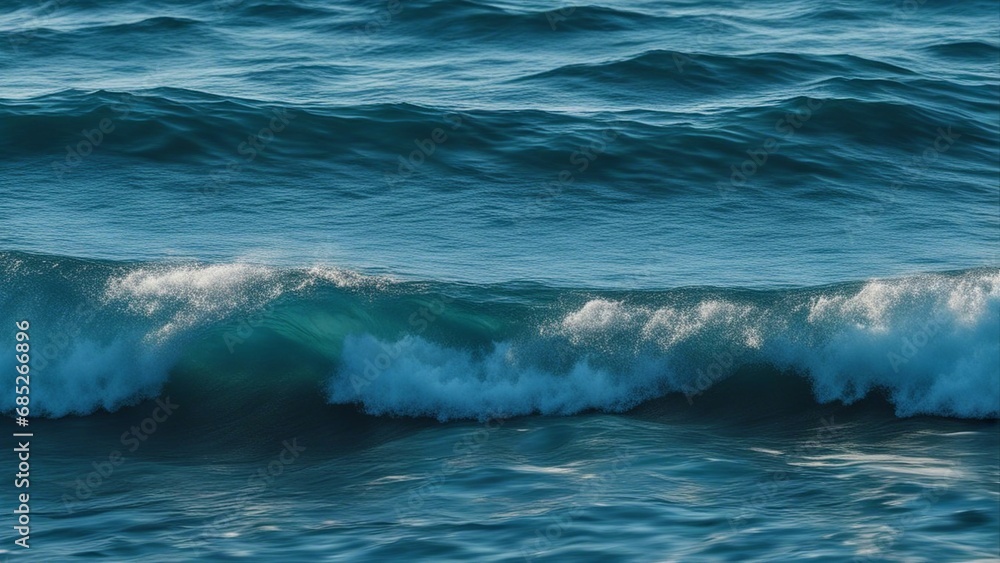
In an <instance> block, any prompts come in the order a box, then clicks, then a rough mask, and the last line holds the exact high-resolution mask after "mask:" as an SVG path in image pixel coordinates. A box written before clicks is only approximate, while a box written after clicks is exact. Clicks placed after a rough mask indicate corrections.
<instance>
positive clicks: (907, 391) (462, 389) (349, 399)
mask: <svg viewBox="0 0 1000 563" xmlns="http://www.w3.org/2000/svg"><path fill="white" fill-rule="evenodd" d="M0 259H2V263H3V264H4V270H3V276H4V277H3V282H4V287H20V288H30V291H28V292H27V293H19V294H18V295H13V294H11V293H9V292H5V293H4V294H3V302H2V306H3V311H4V312H5V313H4V319H3V320H4V322H5V324H10V325H12V324H13V321H15V320H20V318H21V317H23V318H27V319H29V320H30V321H31V324H32V333H31V334H32V336H33V338H34V339H35V342H37V344H36V348H35V355H34V356H33V358H34V359H33V364H32V365H33V373H34V374H35V375H36V377H35V379H34V386H33V388H32V399H33V403H32V404H33V405H34V406H35V409H39V410H40V411H41V412H42V413H44V414H46V415H48V416H54V417H60V416H65V415H69V414H87V413H91V412H94V411H96V410H99V409H105V410H115V409H117V408H119V407H121V406H123V405H126V404H131V403H134V402H135V401H137V400H139V399H142V398H148V397H154V396H156V395H157V394H158V393H160V391H161V389H162V388H163V386H164V385H165V384H166V383H167V382H168V380H170V381H171V384H172V385H176V386H180V387H183V388H189V389H195V390H197V392H198V394H199V395H201V396H203V397H205V399H204V400H205V401H206V404H207V406H206V407H205V408H206V409H215V408H217V407H218V405H217V404H216V403H218V404H232V405H237V406H240V405H244V404H249V403H253V402H254V401H258V400H260V399H261V398H262V397H264V398H267V400H272V399H273V400H278V399H279V398H280V397H281V396H282V395H283V394H284V395H289V393H290V391H288V389H290V388H295V389H300V390H305V391H304V393H306V395H307V396H306V397H305V398H303V399H302V400H303V401H306V402H316V401H317V400H318V399H319V398H320V397H323V398H325V399H326V400H327V401H328V402H329V403H334V404H357V405H359V406H360V408H361V409H363V410H364V411H365V412H368V413H370V414H374V415H396V416H412V417H433V418H437V419H440V420H449V419H465V418H471V419H483V418H488V417H490V416H496V415H497V414H498V413H502V414H504V415H505V416H513V415H527V414H533V413H542V414H552V415H568V414H575V413H579V412H582V411H586V410H591V409H596V410H601V411H609V412H620V411H625V410H629V409H631V408H633V407H636V406H637V405H639V404H640V403H642V402H644V401H649V400H651V399H655V398H658V397H663V396H667V395H670V394H677V395H683V396H685V397H686V399H687V400H688V401H689V402H692V403H694V402H697V401H701V400H703V398H704V397H707V396H709V395H711V390H712V388H713V387H715V386H717V385H722V384H724V382H726V381H727V380H729V379H731V378H735V379H743V380H745V381H746V382H747V384H748V385H749V386H750V387H749V388H750V390H751V393H753V392H754V391H753V390H754V389H755V388H757V389H758V392H759V393H760V394H764V393H770V392H771V390H770V389H771V388H772V387H773V386H772V385H770V383H769V380H770V379H773V378H775V377H778V376H779V375H781V374H782V373H792V374H795V375H796V376H799V377H802V378H805V379H806V380H807V381H808V382H809V384H810V385H811V387H812V391H813V398H814V399H815V401H818V402H823V403H825V402H830V401H842V402H844V403H853V402H855V401H857V400H859V399H861V398H864V397H866V396H869V395H873V394H883V395H884V396H885V397H886V398H887V399H888V400H889V402H891V404H892V405H893V406H894V408H895V410H896V413H897V415H899V416H904V417H905V416H913V415H918V414H929V415H939V416H951V417H961V418H996V417H997V416H998V415H1000V385H998V384H1000V271H998V270H996V269H977V270H967V271H962V272H951V273H938V274H922V275H917V276H910V277H905V278H898V279H875V280H868V281H863V282H851V283H842V284H835V285H828V286H822V287H817V288H809V289H793V290H769V291H760V290H758V291H751V290H732V289H722V288H679V289H673V290H665V291H651V290H646V291H606V290H605V291H600V290H585V289H562V288H551V287H545V286H539V285H523V284H514V285H504V286H471V285H464V284H443V283H430V282H403V281H399V280H393V279H390V278H385V277H378V276H365V275H361V274H358V273H354V272H350V271H346V270H339V269H335V268H329V267H314V268H310V269H291V270H289V269H280V268H274V267H265V266H255V265H249V264H224V265H212V264H198V263H187V264H176V263H174V264H169V263H111V262H95V261H80V260H74V259H67V258H57V257H40V256H33V255H25V254H13V253H5V254H3V255H2V256H0ZM24 295H31V296H32V297H31V299H27V300H26V299H25V298H24ZM13 311H17V312H18V313H19V317H18V319H15V318H14V317H11V316H10V315H11V314H12V313H11V312H13ZM10 346H12V345H10ZM10 346H8V347H10ZM10 352H11V355H10V357H12V356H13V351H12V350H10ZM290 381H291V382H293V384H291V387H290ZM213 395H216V396H217V397H218V398H217V399H215V402H213V399H211V396H213ZM757 398H758V399H759V398H760V397H757ZM735 399H736V400H737V403H734V404H733V405H732V408H738V403H739V402H740V401H754V400H755V397H754V396H753V395H750V396H749V397H737V398H735ZM789 400H796V401H798V400H803V398H802V397H789ZM4 401H6V402H4V403H3V407H4V409H5V410H8V411H9V410H10V409H12V408H13V403H12V402H11V400H10V398H9V397H8V398H5V399H4Z"/></svg>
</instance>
